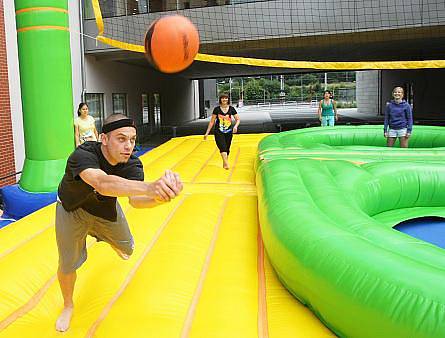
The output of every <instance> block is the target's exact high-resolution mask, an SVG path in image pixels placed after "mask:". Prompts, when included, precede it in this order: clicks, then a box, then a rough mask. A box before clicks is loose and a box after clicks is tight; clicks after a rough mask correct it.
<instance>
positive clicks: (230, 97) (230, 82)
mask: <svg viewBox="0 0 445 338" xmlns="http://www.w3.org/2000/svg"><path fill="white" fill-rule="evenodd" d="M229 102H230V103H232V78H231V77H230V78H229Z"/></svg>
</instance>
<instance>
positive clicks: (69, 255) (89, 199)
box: [56, 114, 182, 332]
mask: <svg viewBox="0 0 445 338" xmlns="http://www.w3.org/2000/svg"><path fill="white" fill-rule="evenodd" d="M135 141H136V127H135V125H134V122H133V120H131V119H129V118H127V117H126V116H125V115H122V114H113V115H111V116H109V117H108V118H107V119H106V120H105V124H104V126H103V128H102V142H85V143H84V144H82V145H80V146H79V147H77V148H76V150H75V151H74V152H73V153H72V154H71V155H70V157H69V158H68V162H67V165H66V169H65V175H64V176H63V178H62V181H61V182H60V185H59V189H58V203H57V207H56V239H57V247H58V251H59V268H58V271H57V275H58V278H59V284H60V289H61V291H62V296H63V300H64V308H63V310H62V313H61V314H60V316H59V318H58V319H57V322H56V330H57V331H62V332H63V331H66V330H68V328H69V325H70V321H71V316H72V313H73V291H74V285H75V281H76V276H77V275H76V270H77V269H78V268H79V267H80V266H81V265H82V264H83V263H84V262H85V260H86V257H87V250H86V237H87V235H91V236H94V237H96V238H97V240H100V241H105V242H107V243H109V244H110V245H111V247H112V248H113V249H114V250H115V251H116V252H117V253H118V255H119V256H120V257H121V258H123V259H128V258H129V257H130V255H131V254H132V253H133V248H134V242H133V236H132V235H131V232H130V229H129V227H128V224H127V221H126V219H125V215H124V213H123V211H122V209H121V207H120V205H119V203H118V202H117V197H119V196H127V197H128V199H129V203H130V205H131V206H132V207H134V208H150V207H154V206H156V205H159V204H161V203H165V202H168V201H170V200H171V199H173V198H175V197H176V196H177V195H178V194H179V193H180V192H181V190H182V182H181V180H180V178H179V175H178V174H176V173H173V172H171V171H169V170H167V171H166V172H165V174H164V175H163V176H162V177H161V178H159V179H158V180H157V181H155V182H153V183H147V182H144V171H143V166H142V163H141V161H140V160H139V159H138V158H137V157H136V156H134V155H133V148H134V145H135Z"/></svg>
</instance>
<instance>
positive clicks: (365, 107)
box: [356, 70, 380, 115]
mask: <svg viewBox="0 0 445 338" xmlns="http://www.w3.org/2000/svg"><path fill="white" fill-rule="evenodd" d="M379 72H380V71H378V70H370V71H361V72H356V97H357V112H358V113H361V114H375V115H377V114H378V112H379V105H380V103H379V85H380V84H379V79H380V73H379Z"/></svg>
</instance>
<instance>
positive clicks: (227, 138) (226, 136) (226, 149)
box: [204, 94, 240, 170]
mask: <svg viewBox="0 0 445 338" xmlns="http://www.w3.org/2000/svg"><path fill="white" fill-rule="evenodd" d="M232 116H233V117H234V118H235V125H234V126H233V128H232ZM215 121H216V122H215ZM239 124H240V118H239V116H238V113H237V112H236V110H235V108H233V107H232V106H231V105H230V102H229V96H228V95H227V94H222V95H221V96H220V97H219V106H218V107H215V109H213V113H212V118H211V119H210V122H209V125H208V127H207V131H206V133H205V135H204V140H206V139H207V136H208V135H209V133H210V130H211V129H212V127H213V125H215V142H216V146H217V147H218V149H219V152H220V153H221V158H222V160H223V168H224V169H226V170H228V169H229V161H228V157H229V153H230V145H231V143H232V137H233V134H236V133H237V132H238V126H239Z"/></svg>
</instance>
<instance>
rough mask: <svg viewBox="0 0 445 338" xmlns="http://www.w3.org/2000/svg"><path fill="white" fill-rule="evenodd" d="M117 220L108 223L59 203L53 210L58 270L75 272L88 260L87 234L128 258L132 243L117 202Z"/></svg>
mask: <svg viewBox="0 0 445 338" xmlns="http://www.w3.org/2000/svg"><path fill="white" fill-rule="evenodd" d="M116 210H117V219H116V222H111V221H108V220H106V219H103V218H101V217H97V216H93V215H91V214H90V213H88V212H87V211H85V210H83V209H81V208H79V209H76V210H74V211H66V210H65V209H64V208H63V206H62V204H61V203H60V202H57V207H56V240H57V247H58V250H59V269H60V271H62V272H63V273H71V272H74V271H76V270H77V269H78V268H79V267H80V266H81V265H82V264H83V263H84V262H85V261H86V259H87V248H86V238H87V235H91V236H94V237H96V238H97V239H98V240H102V241H105V242H107V243H109V244H110V245H112V246H113V247H115V248H116V249H118V250H120V251H121V252H123V253H124V254H127V255H131V254H132V253H133V249H134V240H133V236H132V235H131V232H130V228H129V227H128V223H127V220H126V218H125V215H124V212H123V211H122V208H121V206H120V205H119V203H116Z"/></svg>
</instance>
